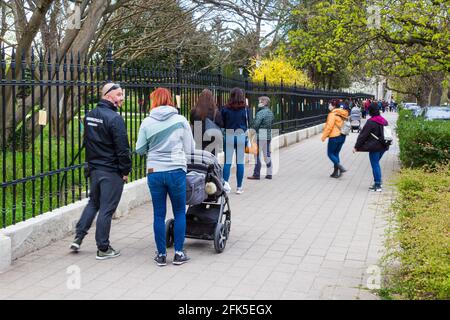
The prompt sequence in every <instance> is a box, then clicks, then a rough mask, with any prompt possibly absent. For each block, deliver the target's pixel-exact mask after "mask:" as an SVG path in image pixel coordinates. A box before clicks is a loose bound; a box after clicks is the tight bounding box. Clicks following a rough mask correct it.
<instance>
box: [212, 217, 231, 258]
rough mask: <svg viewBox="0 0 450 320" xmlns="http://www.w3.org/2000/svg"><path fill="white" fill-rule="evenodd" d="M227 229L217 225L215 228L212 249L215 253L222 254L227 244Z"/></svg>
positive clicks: (220, 224)
mask: <svg viewBox="0 0 450 320" xmlns="http://www.w3.org/2000/svg"><path fill="white" fill-rule="evenodd" d="M227 229H228V228H227V227H226V226H225V225H224V224H222V223H218V224H217V226H216V230H215V232H214V249H216V252H217V253H222V252H223V250H224V249H225V246H226V244H227V238H228V232H227Z"/></svg>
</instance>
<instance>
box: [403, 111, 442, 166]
mask: <svg viewBox="0 0 450 320" xmlns="http://www.w3.org/2000/svg"><path fill="white" fill-rule="evenodd" d="M397 135H398V138H399V144H400V160H401V162H402V164H403V166H404V167H408V168H417V167H429V168H435V167H437V166H439V165H441V164H444V165H445V164H447V163H449V162H450V121H425V120H424V119H423V118H420V117H419V118H414V117H413V116H412V113H411V112H410V111H408V110H401V111H400V115H399V119H398V121H397Z"/></svg>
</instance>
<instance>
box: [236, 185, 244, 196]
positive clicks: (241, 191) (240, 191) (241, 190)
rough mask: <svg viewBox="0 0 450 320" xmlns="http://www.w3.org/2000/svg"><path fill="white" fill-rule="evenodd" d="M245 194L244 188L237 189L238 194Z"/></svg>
mask: <svg viewBox="0 0 450 320" xmlns="http://www.w3.org/2000/svg"><path fill="white" fill-rule="evenodd" d="M243 192H244V189H243V188H242V187H240V188H237V189H236V194H241V193H243Z"/></svg>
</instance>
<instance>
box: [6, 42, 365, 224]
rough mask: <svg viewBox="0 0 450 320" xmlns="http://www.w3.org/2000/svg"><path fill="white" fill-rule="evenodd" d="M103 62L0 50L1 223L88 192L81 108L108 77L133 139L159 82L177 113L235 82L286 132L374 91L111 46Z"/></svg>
mask: <svg viewBox="0 0 450 320" xmlns="http://www.w3.org/2000/svg"><path fill="white" fill-rule="evenodd" d="M103 61H104V62H103V63H100V62H98V61H97V62H94V61H92V60H88V59H87V58H86V57H81V56H80V55H79V54H73V53H69V54H67V55H65V56H63V57H58V56H50V55H49V54H45V55H44V54H43V53H42V52H38V53H37V52H35V51H31V52H26V53H23V52H21V53H16V52H14V50H13V51H12V52H10V54H9V55H8V56H7V55H6V52H5V49H4V48H3V49H2V50H1V56H0V141H1V145H0V147H1V157H0V162H1V166H2V171H1V172H0V176H1V191H0V196H1V200H0V203H1V221H0V227H1V228H4V227H6V226H8V225H12V224H16V223H17V222H20V221H25V220H26V219H28V218H30V217H35V216H36V215H40V214H42V213H44V212H47V211H52V210H54V209H55V208H59V207H61V206H64V205H68V204H69V203H73V202H75V201H77V200H80V199H82V198H83V197H86V196H87V194H88V182H87V181H86V179H85V178H84V175H83V172H82V170H83V166H84V159H85V154H84V150H83V148H82V135H83V122H82V119H83V117H84V115H85V114H86V113H87V112H88V111H89V110H91V109H92V108H93V107H94V106H95V104H96V102H97V101H98V100H99V99H100V92H101V87H102V85H103V84H105V82H107V81H114V82H119V83H120V84H121V86H122V88H124V91H125V102H124V104H123V106H122V108H121V109H120V114H121V115H122V117H123V118H124V120H125V124H126V127H127V131H128V136H129V142H130V146H132V147H133V146H134V145H135V142H136V138H137V134H138V129H139V126H140V123H141V122H142V120H143V119H144V118H145V116H146V114H147V112H148V109H149V104H150V101H149V94H150V92H151V91H152V90H154V89H155V88H156V87H160V86H164V87H167V88H169V89H171V90H172V92H173V94H174V96H175V98H176V99H175V101H177V104H178V105H179V107H180V112H181V114H183V115H184V116H186V117H189V111H190V110H191V108H192V106H193V105H194V104H195V101H196V99H197V98H198V96H199V94H200V92H201V91H202V90H203V89H204V88H209V89H211V90H212V91H213V92H214V94H215V97H216V98H217V103H218V105H223V104H224V102H226V101H227V99H228V97H229V91H230V89H231V88H232V87H235V86H238V87H241V88H243V89H244V90H245V92H246V97H247V99H248V103H249V106H250V108H251V109H252V114H253V115H254V114H255V106H256V105H257V98H258V96H261V95H266V96H269V97H270V99H271V102H272V103H271V108H272V110H273V112H274V114H275V118H276V122H277V123H276V125H275V128H278V129H279V130H280V131H281V132H282V133H283V132H287V131H292V130H295V129H298V128H302V127H307V126H311V125H314V124H317V123H320V122H323V121H324V119H325V117H326V113H327V105H328V101H329V100H330V99H334V98H344V99H345V98H350V97H351V98H353V99H362V98H366V97H369V96H368V95H365V94H351V93H345V92H330V91H321V90H307V89H305V88H299V87H296V86H294V87H289V86H284V85H283V83H282V82H281V83H280V86H269V85H267V83H252V82H250V81H248V80H247V79H241V80H236V79H228V78H225V77H223V76H222V74H221V73H220V71H218V72H215V73H207V72H200V73H199V72H193V71H190V70H185V69H183V68H182V67H181V66H180V63H177V64H176V65H175V66H173V67H157V66H152V67H145V68H142V67H136V66H125V67H123V66H115V64H114V61H113V59H112V55H111V52H110V51H109V52H108V54H107V56H106V58H105V59H103ZM132 161H133V171H132V173H131V174H130V177H129V179H130V181H134V180H136V179H140V178H143V177H145V159H144V158H143V157H140V156H137V155H136V154H135V153H133V155H132Z"/></svg>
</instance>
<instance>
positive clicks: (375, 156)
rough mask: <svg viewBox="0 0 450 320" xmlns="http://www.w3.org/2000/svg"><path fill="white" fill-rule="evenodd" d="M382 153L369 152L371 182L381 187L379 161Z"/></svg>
mask: <svg viewBox="0 0 450 320" xmlns="http://www.w3.org/2000/svg"><path fill="white" fill-rule="evenodd" d="M383 154H384V151H377V152H369V159H370V165H371V166H372V173H373V180H374V182H375V184H376V185H381V167H380V160H381V157H383Z"/></svg>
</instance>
